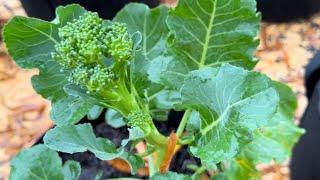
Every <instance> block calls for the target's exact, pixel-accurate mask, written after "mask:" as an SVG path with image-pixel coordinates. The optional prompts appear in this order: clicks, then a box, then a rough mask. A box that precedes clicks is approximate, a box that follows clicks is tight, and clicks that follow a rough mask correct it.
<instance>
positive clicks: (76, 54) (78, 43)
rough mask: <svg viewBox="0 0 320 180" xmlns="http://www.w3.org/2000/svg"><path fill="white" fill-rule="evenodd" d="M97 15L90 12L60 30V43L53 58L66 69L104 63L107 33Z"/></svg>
mask: <svg viewBox="0 0 320 180" xmlns="http://www.w3.org/2000/svg"><path fill="white" fill-rule="evenodd" d="M105 29H106V28H104V27H103V24H102V19H100V18H99V16H98V14H97V13H92V12H88V13H86V14H84V15H83V16H81V17H80V18H79V19H76V20H74V21H72V22H69V23H67V25H65V26H63V27H62V28H59V37H60V39H61V41H60V43H58V44H56V46H55V49H56V52H55V53H53V58H54V59H55V60H56V61H57V62H58V63H60V64H62V65H63V66H64V67H66V68H75V67H77V66H79V65H90V64H95V63H98V64H100V63H102V60H103V57H104V55H103V51H105V49H106V45H105V44H104V43H103V40H104V39H105V36H106V32H105Z"/></svg>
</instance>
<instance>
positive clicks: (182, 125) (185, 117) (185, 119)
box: [176, 109, 192, 138]
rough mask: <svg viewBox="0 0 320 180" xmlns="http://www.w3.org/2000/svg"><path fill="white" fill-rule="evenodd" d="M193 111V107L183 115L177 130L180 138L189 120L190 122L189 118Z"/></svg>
mask: <svg viewBox="0 0 320 180" xmlns="http://www.w3.org/2000/svg"><path fill="white" fill-rule="evenodd" d="M191 112H192V110H191V109H188V110H187V111H186V112H185V113H184V115H183V117H182V120H181V121H180V124H179V127H178V130H177V133H176V134H177V136H178V137H179V138H180V137H181V135H182V134H183V132H184V129H185V127H186V125H187V122H188V120H189V118H190V115H191Z"/></svg>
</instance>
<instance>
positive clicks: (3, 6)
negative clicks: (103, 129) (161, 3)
mask: <svg viewBox="0 0 320 180" xmlns="http://www.w3.org/2000/svg"><path fill="white" fill-rule="evenodd" d="M165 1H166V2H172V0H165ZM171 5H172V6H174V4H171ZM13 15H24V12H23V9H22V8H21V5H20V4H19V1H18V0H10V1H8V0H0V28H1V25H2V24H3V22H5V21H7V20H8V19H9V18H10V17H11V16H13ZM318 27H320V15H318V16H314V17H313V18H311V19H309V20H307V21H300V22H295V23H289V24H285V23H284V24H267V23H264V24H263V26H262V30H261V40H262V41H261V45H260V47H259V49H258V51H257V53H256V55H257V57H258V58H259V59H260V62H259V63H258V65H257V67H256V70H258V71H262V72H264V73H266V74H268V75H269V76H270V77H271V78H273V79H275V80H279V81H282V82H284V83H286V84H288V85H289V86H290V87H292V88H293V90H294V91H295V93H296V94H297V97H298V102H299V108H298V110H297V113H296V121H297V122H298V121H299V119H300V117H301V116H302V113H303V111H304V109H305V107H306V105H307V99H306V97H305V95H304V94H305V88H304V80H303V76H304V71H305V70H304V67H305V66H306V64H307V63H308V61H309V59H310V58H312V57H313V55H314V53H315V52H314V51H311V50H309V49H311V47H312V48H313V49H316V50H319V49H320V28H318ZM0 39H1V38H0ZM36 73H37V71H36V70H22V69H20V68H18V67H17V66H16V65H15V63H14V62H13V61H12V60H11V59H10V58H9V57H8V56H7V53H6V50H5V48H4V46H3V44H1V42H0V179H7V177H8V173H9V161H10V159H11V158H12V156H14V155H15V154H16V153H17V152H18V151H19V150H21V149H22V148H25V147H29V146H31V145H32V144H33V143H34V142H35V141H36V140H37V139H38V138H39V137H41V136H42V134H43V133H44V132H45V131H46V130H47V129H48V128H50V127H51V126H52V122H51V120H50V119H49V115H48V114H49V110H50V103H49V102H48V101H46V100H44V99H43V98H42V97H41V96H39V95H37V94H36V93H35V92H34V90H33V89H32V86H31V83H30V77H31V76H32V75H34V74H36ZM287 164H288V162H286V163H284V164H282V165H271V166H264V165H261V166H259V169H261V170H262V171H263V172H264V174H265V175H264V176H263V179H288V175H289V169H288V167H287Z"/></svg>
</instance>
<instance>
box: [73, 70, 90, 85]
mask: <svg viewBox="0 0 320 180" xmlns="http://www.w3.org/2000/svg"><path fill="white" fill-rule="evenodd" d="M89 79H90V73H89V69H88V68H86V67H81V66H79V67H77V68H76V69H74V70H73V71H72V72H71V74H70V76H69V79H68V80H69V81H70V82H72V83H74V84H76V85H79V86H82V87H86V85H87V83H88V82H89Z"/></svg>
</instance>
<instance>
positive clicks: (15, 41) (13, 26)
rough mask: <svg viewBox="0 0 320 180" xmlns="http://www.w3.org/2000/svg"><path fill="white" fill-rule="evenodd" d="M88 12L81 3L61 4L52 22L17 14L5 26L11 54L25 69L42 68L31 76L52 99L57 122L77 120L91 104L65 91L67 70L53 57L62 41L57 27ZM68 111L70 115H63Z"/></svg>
mask: <svg viewBox="0 0 320 180" xmlns="http://www.w3.org/2000/svg"><path fill="white" fill-rule="evenodd" d="M85 12H86V10H85V9H84V8H83V7H81V6H79V5H75V4H73V5H68V6H65V7H62V6H61V7H58V8H57V9H56V15H57V17H56V19H55V20H53V21H52V22H47V21H43V20H39V19H35V18H28V17H20V16H17V17H14V18H12V19H11V20H10V21H9V22H8V23H7V24H6V25H5V27H4V32H3V35H4V40H5V43H6V46H7V48H8V51H9V54H10V56H11V57H12V58H13V59H14V60H15V61H16V62H17V64H18V65H19V66H21V67H23V68H38V69H39V70H40V72H39V75H35V76H33V77H32V85H33V87H34V89H35V90H36V91H37V92H38V93H39V94H41V95H42V96H43V97H44V98H46V99H49V100H51V102H52V105H53V109H52V111H53V113H52V116H51V117H52V119H53V120H54V121H55V122H57V124H61V123H60V122H63V124H64V125H65V124H73V123H76V122H78V121H79V120H80V119H81V118H83V117H84V116H85V115H86V113H87V111H88V110H89V104H88V103H86V102H85V101H83V100H82V99H80V98H78V97H68V95H67V94H66V93H65V91H64V90H63V87H64V86H65V85H66V83H67V78H66V72H61V66H60V65H59V64H58V63H57V62H55V61H54V60H53V59H52V57H51V53H52V52H54V51H55V47H54V46H55V44H56V43H57V42H58V41H59V37H58V28H59V27H61V26H63V25H65V24H66V23H67V22H69V21H71V20H73V19H75V18H77V17H79V16H81V15H82V14H84V13H85ZM74 102H77V103H76V104H73V103H74ZM75 107H77V108H79V109H75ZM85 111H86V112H85ZM65 112H67V113H68V114H62V113H65Z"/></svg>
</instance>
